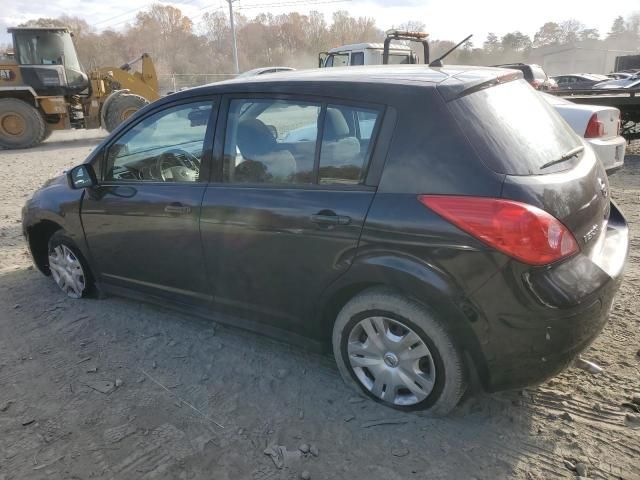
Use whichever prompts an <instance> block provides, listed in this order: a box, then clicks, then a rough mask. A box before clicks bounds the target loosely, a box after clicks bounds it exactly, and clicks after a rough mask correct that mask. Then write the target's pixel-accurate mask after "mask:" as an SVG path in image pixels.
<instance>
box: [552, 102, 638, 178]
mask: <svg viewBox="0 0 640 480" xmlns="http://www.w3.org/2000/svg"><path fill="white" fill-rule="evenodd" d="M541 95H542V96H543V97H544V99H545V100H546V101H547V102H549V103H550V104H551V105H553V106H554V108H555V109H556V111H557V112H558V113H559V114H560V116H561V117H562V118H564V120H565V122H567V123H568V124H569V125H570V126H571V128H573V130H574V131H575V132H576V133H577V134H578V135H580V136H581V137H583V138H584V139H585V140H587V141H588V142H589V143H590V144H591V146H592V147H593V149H594V150H595V151H596V153H597V154H598V157H599V158H600V161H601V162H602V163H603V165H604V168H605V170H606V171H607V173H608V174H611V173H613V172H615V171H616V170H618V169H620V168H622V166H623V165H624V153H625V149H626V146H627V141H626V140H625V139H624V138H623V137H621V136H620V110H618V109H617V108H613V107H603V106H598V105H577V104H575V103H573V102H569V101H568V100H565V99H564V98H560V97H556V96H554V95H549V94H548V93H542V94H541Z"/></svg>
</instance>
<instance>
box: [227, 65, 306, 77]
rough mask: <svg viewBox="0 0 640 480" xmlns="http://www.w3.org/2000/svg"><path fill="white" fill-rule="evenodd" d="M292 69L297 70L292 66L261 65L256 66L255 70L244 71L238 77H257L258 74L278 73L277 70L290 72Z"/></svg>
mask: <svg viewBox="0 0 640 480" xmlns="http://www.w3.org/2000/svg"><path fill="white" fill-rule="evenodd" d="M291 70H295V68H291V67H261V68H254V69H253V70H247V71H246V72H244V73H241V74H240V75H238V78H243V77H255V76H256V75H264V74H266V73H277V72H290V71H291Z"/></svg>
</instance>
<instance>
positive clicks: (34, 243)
mask: <svg viewBox="0 0 640 480" xmlns="http://www.w3.org/2000/svg"><path fill="white" fill-rule="evenodd" d="M23 228H24V234H25V236H26V238H27V240H28V244H29V247H30V249H31V253H32V255H33V258H34V261H35V264H36V265H37V267H38V268H39V269H40V270H41V271H42V272H43V273H44V274H45V275H51V276H52V277H53V280H55V282H56V283H57V285H58V286H59V287H60V288H61V289H62V291H63V292H64V293H66V294H67V295H69V296H70V297H73V298H80V297H84V296H85V295H87V294H89V293H90V292H92V291H93V290H94V289H96V290H98V291H100V292H106V293H113V294H119V295H127V296H133V297H135V298H141V299H146V300H149V301H152V302H159V303H162V304H165V305H172V306H174V307H178V308H181V309H183V310H186V311H189V312H193V313H196V314H199V315H204V316H209V317H211V318H214V319H215V320H217V321H220V322H225V323H227V324H230V325H236V326H239V327H242V328H249V329H253V330H258V331H261V332H264V333H266V334H269V335H273V336H275V337H277V338H280V339H285V340H288V341H290V342H293V343H298V344H303V343H304V344H305V345H308V344H314V345H316V346H318V347H322V346H327V347H329V346H331V347H332V348H333V353H334V356H335V359H336V362H337V364H338V368H339V370H340V373H341V374H342V376H343V378H344V380H345V381H346V382H347V383H348V384H349V385H351V386H352V387H353V388H355V389H356V390H357V391H359V392H361V393H362V394H363V395H366V396H368V397H370V398H371V399H373V400H375V401H377V402H380V403H383V404H385V405H388V406H390V407H394V408H396V409H400V410H425V411H428V412H429V413H431V414H433V415H443V414H446V413H447V412H449V411H450V410H451V409H452V408H454V407H455V406H456V404H457V403H458V401H459V400H460V398H461V396H462V395H463V393H464V392H465V389H466V387H467V384H468V383H469V382H470V379H471V378H474V379H476V378H477V379H479V382H480V383H481V384H482V386H483V387H484V388H485V389H486V390H487V391H496V390H502V389H508V388H516V387H522V386H525V385H531V384H535V383H538V382H541V381H543V380H545V379H546V378H548V377H550V376H552V375H554V374H556V373H558V372H559V371H560V370H562V369H563V368H564V367H565V366H566V365H568V364H569V363H570V362H571V360H572V359H573V358H574V357H575V355H577V354H578V353H579V352H580V351H582V350H583V349H585V348H586V347H587V346H588V345H589V344H590V342H591V341H593V339H594V338H595V337H596V336H597V335H598V333H599V332H600V330H601V329H602V328H603V326H604V324H605V322H606V320H607V317H608V314H609V310H610V308H611V304H612V300H613V297H614V295H615V293H616V290H617V289H618V286H619V285H620V281H621V277H622V271H623V267H624V264H625V261H626V256H627V250H628V229H627V225H626V222H625V219H624V217H623V215H622V213H621V212H620V210H619V209H618V208H617V207H616V205H615V203H614V202H612V200H611V195H610V191H609V184H608V181H607V175H606V174H605V171H604V169H603V167H602V165H601V163H600V162H598V161H597V160H596V156H595V155H594V152H593V151H592V149H591V147H590V146H589V145H588V144H586V143H585V142H584V141H583V140H582V139H581V138H579V137H578V136H577V135H576V134H575V133H574V132H573V131H572V130H571V129H570V128H569V126H568V125H567V124H566V123H565V122H564V121H562V120H561V119H560V117H559V116H558V114H557V113H556V112H555V111H554V110H553V107H551V106H550V105H549V104H548V103H547V102H545V101H544V99H542V98H541V97H540V95H539V94H538V93H537V92H536V91H535V90H534V89H532V88H531V87H530V86H529V85H528V84H527V83H526V81H525V80H523V79H522V74H521V73H519V72H514V71H505V70H503V69H492V68H478V67H447V68H428V67H425V66H406V67H389V66H381V67H354V68H350V69H326V70H316V71H297V72H282V73H279V74H278V75H273V76H263V77H249V78H246V79H244V78H243V79H241V80H235V81H228V82H222V83H217V84H213V85H209V86H204V87H201V88H196V89H192V90H188V91H185V92H180V93H176V94H174V95H171V96H169V97H167V98H165V99H162V100H159V101H157V102H155V103H153V104H151V105H149V106H148V107H145V108H144V109H142V110H141V111H139V112H138V113H137V114H135V115H134V116H132V117H131V118H130V119H129V120H128V121H126V122H125V123H124V124H123V125H121V126H120V127H119V128H118V129H116V130H115V131H114V132H113V133H112V134H111V135H110V136H109V137H107V138H106V139H105V140H104V142H102V144H100V145H99V146H98V147H97V148H96V149H95V150H94V151H93V153H91V155H90V156H89V157H88V158H87V160H86V162H85V163H84V164H83V165H80V166H78V167H75V168H73V169H72V170H70V171H69V172H68V174H66V175H64V176H62V177H60V178H56V179H53V180H51V181H49V182H48V183H47V184H46V185H45V186H44V187H42V188H41V189H40V190H39V191H37V192H36V193H35V194H34V195H33V198H31V199H30V200H29V201H28V202H27V204H26V206H25V208H24V211H23ZM474 381H475V380H474Z"/></svg>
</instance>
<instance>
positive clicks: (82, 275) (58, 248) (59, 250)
mask: <svg viewBox="0 0 640 480" xmlns="http://www.w3.org/2000/svg"><path fill="white" fill-rule="evenodd" d="M48 253H49V254H48V260H49V271H50V272H51V276H52V277H53V280H54V281H55V282H56V285H58V287H60V290H62V291H63V292H64V293H65V294H66V295H67V296H69V297H71V298H82V297H84V296H85V295H86V294H87V292H88V291H89V288H90V286H91V276H90V274H89V272H88V269H87V268H86V262H85V261H84V258H83V257H82V254H81V253H80V251H79V250H78V248H77V247H76V246H75V244H74V243H73V240H71V239H70V238H69V237H68V236H67V235H65V233H64V232H63V231H62V230H59V231H57V232H56V233H54V234H53V235H52V236H51V238H50V239H49V248H48Z"/></svg>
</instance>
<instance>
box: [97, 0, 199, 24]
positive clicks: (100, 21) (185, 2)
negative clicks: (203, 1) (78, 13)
mask: <svg viewBox="0 0 640 480" xmlns="http://www.w3.org/2000/svg"><path fill="white" fill-rule="evenodd" d="M193 2H195V0H187V1H184V2H180V3H179V5H189V4H191V3H193ZM154 3H158V2H157V1H152V2H148V3H146V4H145V5H143V6H142V7H138V8H134V9H132V10H127V11H126V12H123V13H121V14H119V15H115V16H113V17H110V18H106V19H104V20H99V21H97V22H95V25H100V24H102V23H108V22H110V21H111V20H116V19H118V18H121V17H124V16H128V15H130V14H132V13H135V14H137V13H140V12H142V11H143V10H145V9H147V8H149V7H150V6H152V5H153V4H154ZM205 8H211V7H203V8H201V9H200V10H204V9H205ZM200 10H198V11H200ZM133 18H134V17H131V18H126V19H124V20H121V21H119V22H116V23H113V24H108V25H106V26H104V27H102V28H103V30H106V29H107V28H113V27H117V26H118V25H122V24H123V23H127V22H128V21H130V20H133Z"/></svg>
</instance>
